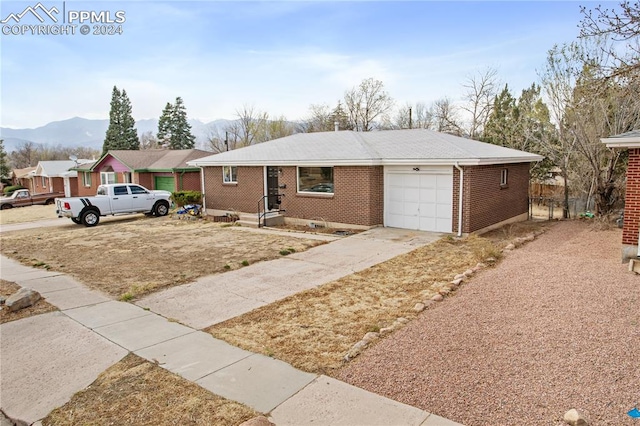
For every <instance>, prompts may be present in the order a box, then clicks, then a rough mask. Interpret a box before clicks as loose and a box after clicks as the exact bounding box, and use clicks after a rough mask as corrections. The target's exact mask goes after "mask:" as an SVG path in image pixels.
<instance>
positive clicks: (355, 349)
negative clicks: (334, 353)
mask: <svg viewBox="0 0 640 426" xmlns="http://www.w3.org/2000/svg"><path fill="white" fill-rule="evenodd" d="M367 345H369V342H365V341H364V340H360V341H359V342H358V343H356V344H355V345H353V346H352V347H351V349H349V352H347V354H346V355H345V356H344V359H345V360H346V361H350V360H352V359H353V358H355V357H357V356H358V355H360V352H362V350H363V349H364V348H366V347H367Z"/></svg>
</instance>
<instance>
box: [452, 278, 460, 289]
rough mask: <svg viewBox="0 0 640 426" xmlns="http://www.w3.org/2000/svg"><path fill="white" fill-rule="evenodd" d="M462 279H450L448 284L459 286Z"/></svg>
mask: <svg viewBox="0 0 640 426" xmlns="http://www.w3.org/2000/svg"><path fill="white" fill-rule="evenodd" d="M462 281H463V279H462V278H458V279H457V280H453V281H451V283H450V284H451V285H452V286H455V287H459V286H460V284H462Z"/></svg>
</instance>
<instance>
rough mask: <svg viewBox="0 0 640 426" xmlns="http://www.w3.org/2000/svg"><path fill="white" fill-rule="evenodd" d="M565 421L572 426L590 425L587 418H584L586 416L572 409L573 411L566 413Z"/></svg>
mask: <svg viewBox="0 0 640 426" xmlns="http://www.w3.org/2000/svg"><path fill="white" fill-rule="evenodd" d="M564 421H565V422H566V423H567V424H569V425H571V426H588V425H589V422H588V421H587V418H586V417H585V416H584V414H582V413H581V412H579V411H578V410H576V409H575V408H572V409H571V410H569V411H567V412H566V413H564Z"/></svg>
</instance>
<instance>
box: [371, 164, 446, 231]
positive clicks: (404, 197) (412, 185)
mask: <svg viewBox="0 0 640 426" xmlns="http://www.w3.org/2000/svg"><path fill="white" fill-rule="evenodd" d="M452 200H453V173H452V169H451V168H450V167H447V168H442V169H429V170H420V171H414V170H412V168H409V169H406V168H405V169H392V168H387V170H386V173H385V207H384V210H385V226H389V227H393V228H405V229H417V230H421V231H435V232H451V230H452V227H451V215H452V213H451V208H452Z"/></svg>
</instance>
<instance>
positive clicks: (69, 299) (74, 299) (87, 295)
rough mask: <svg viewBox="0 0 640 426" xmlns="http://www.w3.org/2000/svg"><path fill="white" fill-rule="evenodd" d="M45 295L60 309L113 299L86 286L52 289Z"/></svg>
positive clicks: (48, 300)
mask: <svg viewBox="0 0 640 426" xmlns="http://www.w3.org/2000/svg"><path fill="white" fill-rule="evenodd" d="M43 296H44V297H45V299H47V302H49V303H51V304H52V305H54V306H56V307H58V309H60V310H65V309H72V308H78V307H80V306H87V305H95V304H96V303H102V302H108V301H109V300H111V299H109V298H108V297H107V296H105V295H103V294H102V293H100V292H99V291H96V290H90V289H88V288H86V287H84V286H82V287H76V288H69V289H66V290H59V291H51V292H48V293H46V294H44V295H43Z"/></svg>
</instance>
